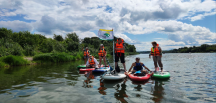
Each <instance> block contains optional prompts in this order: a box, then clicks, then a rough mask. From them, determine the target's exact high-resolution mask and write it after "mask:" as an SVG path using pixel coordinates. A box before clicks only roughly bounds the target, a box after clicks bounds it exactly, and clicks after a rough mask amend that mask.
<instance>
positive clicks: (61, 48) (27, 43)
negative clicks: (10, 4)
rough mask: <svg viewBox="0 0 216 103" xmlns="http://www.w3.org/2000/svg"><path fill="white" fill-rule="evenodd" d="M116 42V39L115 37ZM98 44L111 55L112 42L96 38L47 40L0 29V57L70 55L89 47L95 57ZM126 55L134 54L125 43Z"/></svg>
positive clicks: (131, 47) (57, 38) (70, 37)
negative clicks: (62, 53)
mask: <svg viewBox="0 0 216 103" xmlns="http://www.w3.org/2000/svg"><path fill="white" fill-rule="evenodd" d="M114 40H115V41H116V40H117V38H116V37H115V38H114ZM99 44H104V46H105V48H106V49H107V51H108V54H109V55H112V53H113V52H112V51H113V42H112V41H106V40H100V39H99V38H98V37H92V38H89V37H86V38H84V39H80V38H79V37H78V35H77V34H76V33H75V32H73V33H68V34H66V36H65V38H63V37H62V35H56V34H54V35H53V38H47V37H45V36H44V35H41V34H32V33H30V32H29V31H20V32H13V31H12V30H11V29H7V28H0V57H3V56H7V55H17V56H34V55H37V54H42V53H58V52H64V53H68V54H71V55H76V54H77V53H80V52H83V51H82V49H83V48H84V47H89V49H90V52H91V53H93V54H94V55H95V56H97V52H98V48H99ZM125 45H126V53H136V48H135V46H134V45H130V44H128V43H125Z"/></svg>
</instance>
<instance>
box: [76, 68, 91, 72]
mask: <svg viewBox="0 0 216 103" xmlns="http://www.w3.org/2000/svg"><path fill="white" fill-rule="evenodd" d="M92 70H95V68H81V69H80V70H79V71H80V72H89V71H92Z"/></svg>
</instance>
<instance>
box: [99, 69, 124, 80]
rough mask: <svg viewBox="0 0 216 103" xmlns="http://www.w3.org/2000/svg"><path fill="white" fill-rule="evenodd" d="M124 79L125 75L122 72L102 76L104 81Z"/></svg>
mask: <svg viewBox="0 0 216 103" xmlns="http://www.w3.org/2000/svg"><path fill="white" fill-rule="evenodd" d="M124 78H126V75H125V74H124V70H121V72H120V73H118V74H117V75H116V74H110V73H106V74H105V75H103V76H102V79H104V80H121V79H124Z"/></svg>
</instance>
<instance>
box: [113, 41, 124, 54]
mask: <svg viewBox="0 0 216 103" xmlns="http://www.w3.org/2000/svg"><path fill="white" fill-rule="evenodd" d="M123 44H124V40H123V39H122V42H121V43H120V44H119V43H118V39H117V43H116V44H115V46H116V48H123V47H124V45H123ZM115 53H125V50H115Z"/></svg>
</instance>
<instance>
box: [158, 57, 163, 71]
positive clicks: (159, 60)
mask: <svg viewBox="0 0 216 103" xmlns="http://www.w3.org/2000/svg"><path fill="white" fill-rule="evenodd" d="M158 65H159V66H160V68H161V72H163V64H162V62H161V57H159V56H158Z"/></svg>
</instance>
